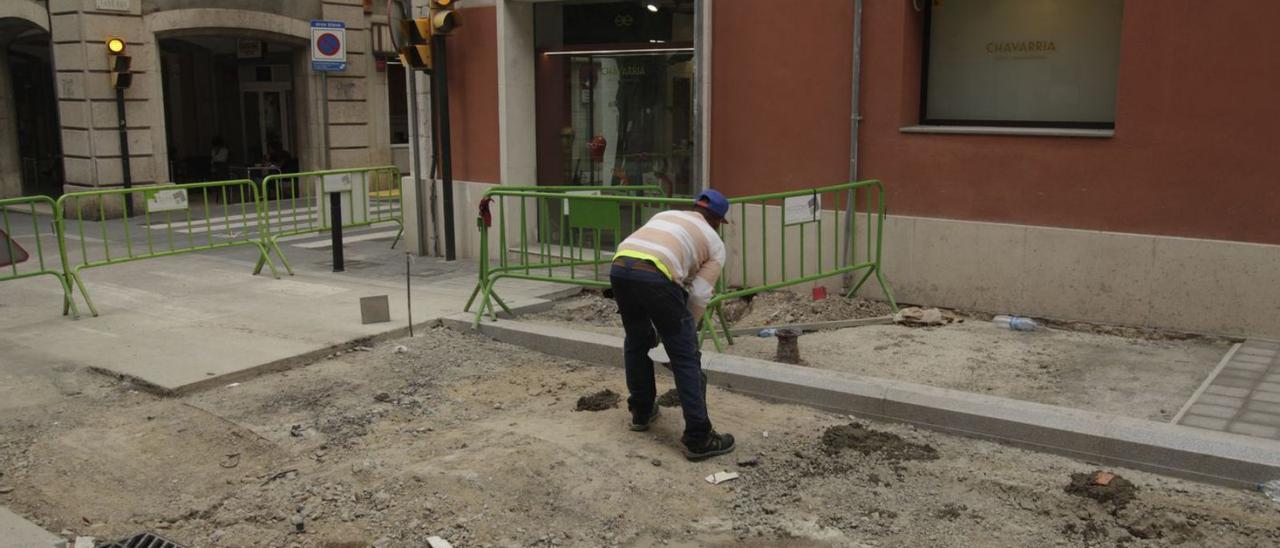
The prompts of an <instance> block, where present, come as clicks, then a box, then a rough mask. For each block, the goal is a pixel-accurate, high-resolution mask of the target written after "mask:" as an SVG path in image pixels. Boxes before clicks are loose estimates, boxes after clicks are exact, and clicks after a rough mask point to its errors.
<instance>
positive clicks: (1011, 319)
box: [991, 314, 1040, 331]
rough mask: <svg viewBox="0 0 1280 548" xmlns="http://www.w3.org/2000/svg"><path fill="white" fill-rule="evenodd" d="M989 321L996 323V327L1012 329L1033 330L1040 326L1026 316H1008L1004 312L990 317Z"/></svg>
mask: <svg viewBox="0 0 1280 548" xmlns="http://www.w3.org/2000/svg"><path fill="white" fill-rule="evenodd" d="M991 323H994V324H996V327H1003V328H1005V329H1011V330H1013V331H1035V330H1036V329H1037V328H1039V327H1040V326H1039V325H1037V324H1036V321H1035V320H1033V319H1031V318H1028V317H1026V316H1008V315H1005V314H1001V315H999V316H996V317H994V318H992V319H991Z"/></svg>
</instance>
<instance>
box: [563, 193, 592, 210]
mask: <svg viewBox="0 0 1280 548" xmlns="http://www.w3.org/2000/svg"><path fill="white" fill-rule="evenodd" d="M565 194H568V195H570V196H599V195H600V191H599V190H570V191H567V192H565ZM570 201H571V200H564V212H563V213H564V214H565V215H568V214H569V202H570Z"/></svg>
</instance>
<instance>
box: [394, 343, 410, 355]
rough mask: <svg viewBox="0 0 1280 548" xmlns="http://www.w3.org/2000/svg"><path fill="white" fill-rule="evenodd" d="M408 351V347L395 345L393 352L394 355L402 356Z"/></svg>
mask: <svg viewBox="0 0 1280 548" xmlns="http://www.w3.org/2000/svg"><path fill="white" fill-rule="evenodd" d="M408 351H409V347H407V346H405V345H403V344H397V345H396V350H395V352H396V354H404V353H405V352H408Z"/></svg>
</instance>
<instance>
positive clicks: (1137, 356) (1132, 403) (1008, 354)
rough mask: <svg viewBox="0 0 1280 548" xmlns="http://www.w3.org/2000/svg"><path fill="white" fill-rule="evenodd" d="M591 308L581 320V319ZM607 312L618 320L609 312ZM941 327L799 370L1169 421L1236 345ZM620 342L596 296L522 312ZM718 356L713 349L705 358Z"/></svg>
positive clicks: (784, 320)
mask: <svg viewBox="0 0 1280 548" xmlns="http://www.w3.org/2000/svg"><path fill="white" fill-rule="evenodd" d="M584 311H585V312H584ZM610 313H611V314H612V316H610ZM888 314H889V306H888V304H887V303H884V302H880V301H874V300H868V299H863V298H844V297H843V296H840V295H834V294H833V295H829V296H828V297H827V298H825V299H821V300H817V301H814V300H813V299H812V298H811V297H810V296H808V295H803V294H798V293H794V292H788V291H777V292H766V293H761V294H758V295H755V296H754V297H753V298H751V299H743V300H741V301H736V302H734V303H731V304H730V305H729V306H728V307H727V311H726V316H727V317H728V318H729V319H730V321H731V322H733V323H732V325H734V326H752V327H759V326H764V325H778V324H788V323H810V322H819V321H832V320H845V319H857V318H868V317H879V316H884V315H888ZM942 316H943V318H944V324H943V325H939V326H924V327H919V326H907V325H865V326H860V327H853V328H846V329H835V330H828V331H819V332H812V333H805V334H803V335H802V336H800V337H799V339H798V346H799V353H800V356H802V357H803V365H804V366H806V367H813V368H818V369H826V370H832V371H840V372H845V373H851V374H856V375H861V376H866V377H876V378H884V379H892V380H899V381H906V382H913V383H919V384H927V385H930V386H937V387H941V388H950V389H955V390H962V391H966V392H975V393H981V394H989V395H993V396H1002V397H1007V398H1013V399H1019V400H1026V401H1034V402H1038V403H1046V404H1050V405H1061V406H1066V407H1074V408H1077V409H1089V410H1093V411H1099V412H1103V413H1108V414H1115V415H1125V416H1131V417H1138V418H1144V419H1150V420H1157V421H1169V420H1171V419H1172V418H1173V416H1174V415H1175V414H1176V413H1177V411H1178V409H1179V408H1181V407H1182V404H1183V403H1184V402H1185V401H1186V400H1187V398H1189V397H1190V396H1191V395H1192V394H1193V393H1194V392H1195V390H1196V388H1197V387H1198V386H1199V385H1200V383H1201V382H1202V381H1203V380H1204V379H1205V377H1206V376H1208V375H1209V374H1210V372H1212V371H1213V369H1214V367H1215V366H1216V365H1217V363H1218V361H1219V360H1220V359H1221V358H1222V356H1223V354H1225V353H1226V352H1227V350H1228V349H1230V347H1231V344H1232V342H1233V341H1231V340H1229V339H1224V338H1219V337H1209V336H1198V335H1189V334H1185V333H1176V332H1169V331H1163V330H1158V329H1151V328H1141V327H1121V326H1107V325H1095V324H1089V323H1084V322H1058V321H1046V322H1043V323H1045V324H1047V328H1044V329H1040V330H1037V331H1033V332H1017V331H1009V330H1005V329H1000V328H998V327H996V326H994V325H993V324H992V323H991V321H990V320H991V315H990V314H982V313H976V312H966V311H955V310H943V311H942ZM519 319H521V320H528V321H535V322H549V323H555V324H558V325H562V326H566V327H571V328H574V329H585V330H591V331H596V332H601V333H607V334H613V335H621V334H622V328H621V326H620V323H618V316H617V307H616V305H614V303H613V301H611V300H609V299H605V298H604V297H603V296H601V295H600V294H599V293H598V292H591V291H584V292H583V293H581V294H579V295H577V296H574V297H571V298H569V299H565V300H563V301H560V302H558V303H557V304H556V305H555V307H553V308H552V310H550V311H547V312H544V313H541V314H531V315H528V316H522V317H521V318H519ZM709 349H711V345H710V343H708V344H706V345H705V346H704V350H709ZM777 349H778V339H776V338H774V337H767V338H761V337H756V336H750V335H747V336H738V337H735V338H734V344H733V345H728V346H726V347H725V349H724V351H725V352H726V353H729V354H734V355H739V356H747V357H752V358H758V359H764V360H774V359H775V357H776V355H777Z"/></svg>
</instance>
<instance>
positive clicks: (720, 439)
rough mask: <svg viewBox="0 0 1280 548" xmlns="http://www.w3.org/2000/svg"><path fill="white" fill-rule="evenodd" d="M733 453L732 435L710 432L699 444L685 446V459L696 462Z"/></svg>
mask: <svg viewBox="0 0 1280 548" xmlns="http://www.w3.org/2000/svg"><path fill="white" fill-rule="evenodd" d="M732 452H733V434H720V433H718V432H716V431H715V430H712V431H711V432H710V433H708V434H707V437H706V438H703V440H702V441H701V442H699V443H694V444H688V445H685V448H684V456H685V458H687V459H689V460H691V461H694V462H697V461H700V460H706V459H709V458H711V457H714V456H716V455H723V454H726V453H732Z"/></svg>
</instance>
